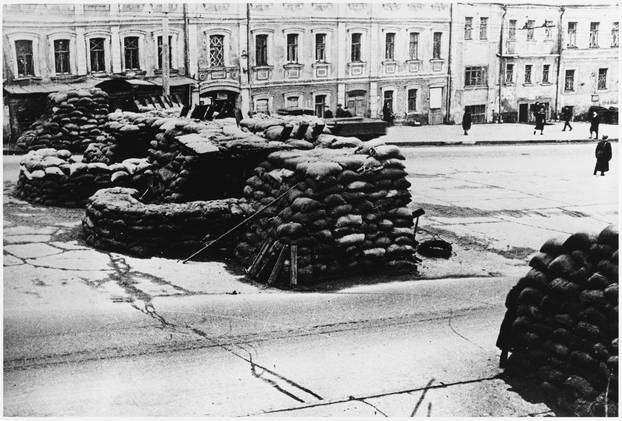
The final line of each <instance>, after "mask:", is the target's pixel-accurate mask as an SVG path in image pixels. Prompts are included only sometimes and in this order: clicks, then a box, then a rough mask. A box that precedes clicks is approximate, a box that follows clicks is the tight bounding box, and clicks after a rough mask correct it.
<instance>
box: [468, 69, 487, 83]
mask: <svg viewBox="0 0 622 421" xmlns="http://www.w3.org/2000/svg"><path fill="white" fill-rule="evenodd" d="M487 70H488V68H486V67H484V66H478V67H475V66H471V67H465V69H464V86H488V78H487V75H486V74H487Z"/></svg>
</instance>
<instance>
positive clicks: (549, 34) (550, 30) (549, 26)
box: [544, 19, 553, 40]
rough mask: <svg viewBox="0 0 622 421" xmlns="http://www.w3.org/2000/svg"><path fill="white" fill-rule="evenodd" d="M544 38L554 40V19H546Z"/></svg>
mask: <svg viewBox="0 0 622 421" xmlns="http://www.w3.org/2000/svg"><path fill="white" fill-rule="evenodd" d="M544 25H545V26H544V39H545V40H552V39H553V26H552V25H553V21H552V20H550V19H545V20H544Z"/></svg>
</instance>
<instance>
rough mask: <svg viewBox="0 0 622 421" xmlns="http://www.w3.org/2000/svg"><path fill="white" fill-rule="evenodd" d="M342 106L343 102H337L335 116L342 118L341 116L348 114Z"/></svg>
mask: <svg viewBox="0 0 622 421" xmlns="http://www.w3.org/2000/svg"><path fill="white" fill-rule="evenodd" d="M341 107H342V105H341V104H337V110H336V111H335V117H337V118H340V117H341V118H343V117H345V116H346V112H345V111H344V110H343V108H341Z"/></svg>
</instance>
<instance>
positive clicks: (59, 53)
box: [52, 38, 72, 75]
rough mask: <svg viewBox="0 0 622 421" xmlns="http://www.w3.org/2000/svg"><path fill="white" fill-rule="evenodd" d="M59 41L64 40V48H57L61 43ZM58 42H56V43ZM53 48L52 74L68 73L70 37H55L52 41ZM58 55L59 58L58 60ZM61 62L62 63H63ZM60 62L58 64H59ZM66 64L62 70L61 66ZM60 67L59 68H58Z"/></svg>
mask: <svg viewBox="0 0 622 421" xmlns="http://www.w3.org/2000/svg"><path fill="white" fill-rule="evenodd" d="M61 42H66V46H67V49H66V50H60V51H59V50H58V49H57V45H59V46H60V45H61V44H60V43H61ZM57 43H58V44H57ZM52 45H53V48H54V74H56V75H70V74H71V73H72V72H71V70H72V69H71V39H70V38H57V39H55V40H53V41H52ZM59 57H60V58H61V60H60V61H59ZM63 62H65V63H64V65H63ZM59 64H60V66H59ZM64 66H66V67H67V69H66V70H65V71H63V69H62V67H64ZM59 68H60V70H59Z"/></svg>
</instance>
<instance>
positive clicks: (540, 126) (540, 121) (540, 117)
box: [533, 107, 546, 135]
mask: <svg viewBox="0 0 622 421" xmlns="http://www.w3.org/2000/svg"><path fill="white" fill-rule="evenodd" d="M545 117H546V114H545V112H544V107H540V109H539V110H538V111H537V112H536V127H534V129H533V134H536V132H537V131H538V130H540V134H541V135H543V134H544V123H545V121H544V120H545Z"/></svg>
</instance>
